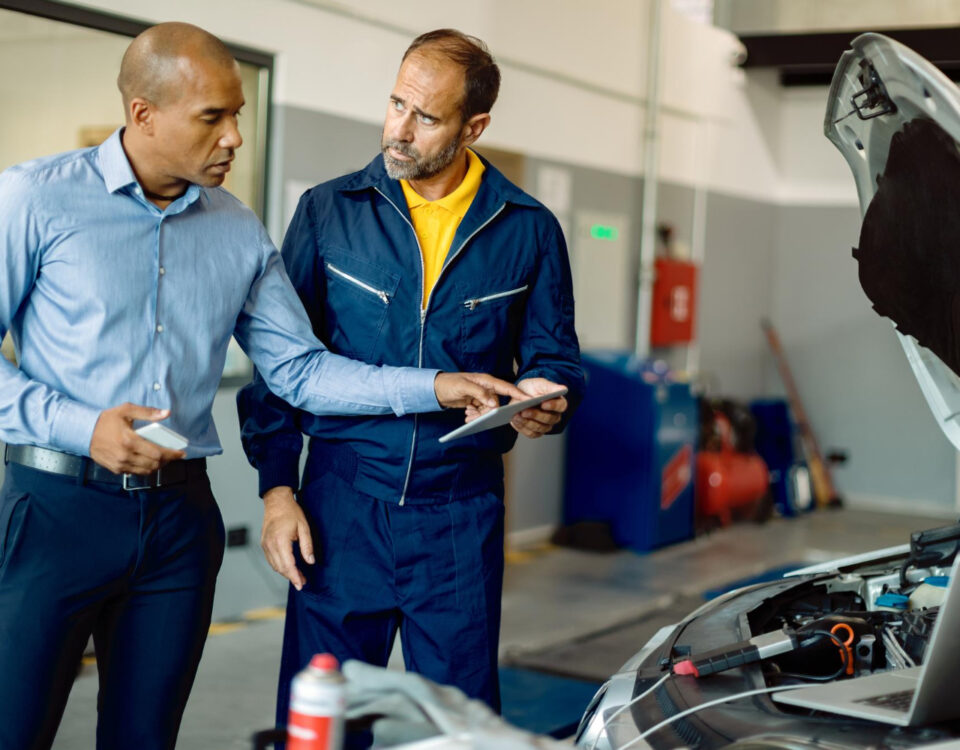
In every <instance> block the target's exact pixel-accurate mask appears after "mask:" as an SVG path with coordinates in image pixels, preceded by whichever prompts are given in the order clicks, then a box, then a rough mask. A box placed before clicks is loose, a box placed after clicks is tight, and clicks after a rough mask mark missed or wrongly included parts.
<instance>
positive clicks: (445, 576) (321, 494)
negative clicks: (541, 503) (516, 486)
mask: <svg viewBox="0 0 960 750" xmlns="http://www.w3.org/2000/svg"><path fill="white" fill-rule="evenodd" d="M300 504H301V506H302V507H303V509H304V511H305V512H306V515H307V518H308V520H309V523H310V529H311V533H312V536H313V539H314V544H315V547H316V559H317V562H316V564H315V565H306V564H305V563H304V562H303V561H302V560H301V559H299V558H298V560H297V563H298V565H299V566H300V569H301V570H303V571H304V573H305V575H306V577H307V583H306V585H305V586H304V587H303V590H302V591H297V590H296V589H294V588H293V587H292V586H291V587H290V592H289V596H288V599H287V619H286V625H285V629H284V635H283V656H282V659H281V665H280V685H279V690H278V699H277V724H278V726H283V725H285V724H286V721H287V711H288V707H289V698H290V680H291V679H292V678H293V676H294V675H295V674H296V673H297V672H298V671H299V670H301V669H302V668H303V667H304V665H306V663H307V662H308V661H309V660H310V657H311V656H312V655H313V654H315V653H320V652H324V651H326V652H329V653H332V654H334V655H335V656H336V657H337V658H338V659H339V660H340V661H341V663H342V662H343V661H344V660H346V659H360V660H362V661H365V662H368V663H370V664H376V665H379V666H385V665H386V663H387V660H388V658H389V656H390V651H391V648H392V646H393V640H394V637H395V636H396V634H397V631H398V630H399V633H400V642H401V646H402V648H403V657H404V662H405V663H406V667H407V669H408V670H410V671H413V672H417V673H419V674H422V675H424V676H425V677H428V678H430V679H431V680H434V681H436V682H439V683H441V684H445V685H456V686H457V687H459V688H460V689H461V690H463V691H464V692H465V693H466V694H467V695H468V696H470V697H472V698H479V699H481V700H483V701H485V702H486V703H487V704H488V705H490V706H491V707H493V708H494V710H499V708H500V688H499V682H498V679H497V646H498V643H499V638H500V597H501V593H502V590H503V498H502V497H501V496H500V495H499V494H497V493H489V494H486V495H482V496H480V497H474V498H469V499H465V500H455V501H452V502H449V503H443V504H437V505H404V506H400V505H397V504H395V503H385V502H382V501H380V500H377V499H376V498H373V497H370V496H368V495H364V494H362V493H359V492H357V491H356V490H354V489H353V487H352V486H350V485H349V484H347V483H346V482H344V481H343V480H342V479H339V478H338V477H336V476H335V475H333V474H325V475H323V476H321V477H319V478H318V479H316V480H314V481H313V482H311V483H309V484H307V486H306V487H304V489H303V490H302V492H301V493H300Z"/></svg>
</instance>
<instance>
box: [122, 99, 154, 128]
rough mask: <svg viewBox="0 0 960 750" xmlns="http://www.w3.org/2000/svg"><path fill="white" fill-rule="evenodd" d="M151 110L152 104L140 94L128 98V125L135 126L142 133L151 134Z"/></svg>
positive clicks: (152, 108)
mask: <svg viewBox="0 0 960 750" xmlns="http://www.w3.org/2000/svg"><path fill="white" fill-rule="evenodd" d="M153 112H154V106H153V104H151V103H150V102H149V101H147V100H146V99H144V98H143V97H141V96H135V97H134V98H133V99H131V100H130V107H129V112H128V114H129V115H130V127H133V128H136V129H137V130H138V131H140V133H142V134H143V135H153Z"/></svg>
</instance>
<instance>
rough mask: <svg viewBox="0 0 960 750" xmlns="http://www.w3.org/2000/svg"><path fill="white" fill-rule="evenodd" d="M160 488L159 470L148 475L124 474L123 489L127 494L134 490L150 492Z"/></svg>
mask: <svg viewBox="0 0 960 750" xmlns="http://www.w3.org/2000/svg"><path fill="white" fill-rule="evenodd" d="M159 486H160V469H157V470H156V471H154V472H152V473H150V474H143V475H140V474H124V475H123V489H125V490H126V491H127V492H133V491H134V490H151V489H153V488H154V487H159Z"/></svg>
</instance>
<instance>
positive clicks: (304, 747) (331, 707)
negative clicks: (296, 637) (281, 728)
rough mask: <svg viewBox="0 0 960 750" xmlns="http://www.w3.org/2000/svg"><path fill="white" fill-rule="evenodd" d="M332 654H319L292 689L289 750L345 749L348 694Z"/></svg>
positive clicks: (298, 676) (288, 733) (296, 679)
mask: <svg viewBox="0 0 960 750" xmlns="http://www.w3.org/2000/svg"><path fill="white" fill-rule="evenodd" d="M339 666H340V665H339V664H338V663H337V659H336V657H334V656H333V655H332V654H316V655H315V656H314V657H313V658H312V659H311V660H310V663H309V664H308V665H307V667H306V668H305V669H304V670H303V671H301V672H299V673H298V674H297V676H296V677H294V678H293V682H292V684H291V686H290V716H289V718H288V720H287V737H288V738H287V750H341V748H342V747H343V714H344V712H345V710H346V703H347V698H346V691H345V689H344V679H343V675H341V674H340V670H339Z"/></svg>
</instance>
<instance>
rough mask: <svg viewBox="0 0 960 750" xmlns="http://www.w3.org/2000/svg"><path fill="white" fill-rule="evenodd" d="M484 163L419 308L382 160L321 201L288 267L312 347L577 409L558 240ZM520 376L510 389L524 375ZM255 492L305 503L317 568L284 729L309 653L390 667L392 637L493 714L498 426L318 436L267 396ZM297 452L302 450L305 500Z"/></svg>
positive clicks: (261, 391) (293, 631)
mask: <svg viewBox="0 0 960 750" xmlns="http://www.w3.org/2000/svg"><path fill="white" fill-rule="evenodd" d="M484 163H485V164H486V171H485V172H484V174H483V181H482V183H481V186H480V189H479V191H478V193H477V195H476V197H475V198H474V200H473V203H472V205H471V207H470V210H469V211H468V212H467V214H466V216H465V217H464V219H463V221H462V222H461V224H460V226H459V228H458V229H457V233H456V235H455V237H454V240H453V243H452V245H451V247H450V250H449V253H448V255H447V259H446V262H445V265H444V268H443V271H442V272H441V275H440V278H439V280H438V281H437V284H436V286H435V287H434V289H433V292H432V293H431V295H430V298H429V300H428V303H427V306H426V308H425V309H423V310H422V309H421V308H422V304H421V302H422V288H423V287H422V285H423V270H422V261H421V256H420V248H419V245H418V242H417V237H416V233H415V232H414V229H413V225H412V224H411V221H410V214H409V211H408V209H407V204H406V200H405V198H404V195H403V191H402V188H401V186H400V183H399V182H398V181H396V180H392V179H390V178H389V177H388V176H387V174H386V172H385V170H384V167H383V160H382V158H381V157H380V156H379V155H378V156H377V157H376V158H375V159H374V160H373V161H372V162H371V163H370V164H369V165H368V166H367V167H366V168H365V169H364V170H362V171H359V172H355V173H353V174H350V175H346V176H344V177H341V178H339V179H336V180H333V181H331V182H327V183H324V184H321V185H318V186H317V187H314V188H313V189H311V190H309V191H308V192H307V193H305V194H304V195H303V197H302V198H301V200H300V204H299V206H298V208H297V211H296V214H295V215H294V218H293V221H292V222H291V224H290V227H289V228H288V230H287V235H286V238H285V240H284V244H283V258H284V262H285V264H286V267H287V271H288V273H289V274H290V277H291V280H292V281H293V284H294V287H296V289H297V291H298V293H299V294H300V297H301V299H302V300H303V303H304V306H305V307H306V309H307V313H308V314H309V315H310V318H311V321H312V323H313V327H314V331H315V333H316V334H317V336H318V337H319V338H320V339H321V340H322V341H323V342H324V343H325V344H327V346H329V347H330V349H331V350H333V351H334V352H338V353H340V354H344V355H347V356H349V357H353V358H356V359H360V360H363V361H365V362H370V363H373V364H390V365H407V366H414V367H434V368H439V369H441V370H444V371H480V372H488V373H491V374H493V375H496V376H497V377H500V378H503V379H505V380H509V381H514V380H522V379H524V378H529V377H543V378H547V379H549V380H551V381H553V382H556V383H560V384H563V385H566V386H567V387H568V388H569V394H568V396H567V399H568V401H569V402H570V407H571V408H570V409H569V410H568V412H567V413H566V415H565V418H564V420H563V421H562V422H561V423H560V424H559V425H557V427H556V428H555V430H554V431H559V430H560V429H562V428H563V426H564V425H565V423H566V420H567V419H568V418H569V416H570V414H571V413H572V411H573V407H575V406H576V404H577V403H578V402H579V401H580V399H581V397H582V393H583V389H584V376H583V371H582V369H581V367H580V354H579V346H578V343H577V337H576V333H575V331H574V320H573V292H572V286H571V277H570V267H569V261H568V258H567V251H566V245H565V243H564V239H563V234H562V232H561V229H560V226H559V224H558V222H557V221H556V219H555V218H554V217H553V215H552V214H551V213H550V212H549V211H548V210H547V209H546V208H545V207H544V206H543V205H541V204H540V203H538V202H537V201H536V200H534V199H533V198H532V197H530V196H529V195H527V194H526V193H524V192H523V191H522V190H520V189H519V188H517V187H516V186H514V185H513V184H511V183H510V182H509V181H508V180H507V179H506V178H505V177H504V176H503V175H502V174H501V173H500V172H499V171H497V170H496V169H495V168H494V167H492V166H491V165H490V164H489V163H487V162H484ZM515 363H516V368H517V369H516V371H515V370H514V366H515ZM237 400H238V406H239V411H240V421H241V428H242V437H243V444H244V449H245V450H246V452H247V455H248V457H249V459H250V461H251V463H252V464H253V465H254V466H255V467H256V468H257V469H258V470H259V474H260V492H261V494H263V493H264V492H266V491H267V490H269V489H270V488H272V487H276V486H290V487H294V488H297V487H299V491H298V493H297V496H298V500H299V502H300V504H301V506H302V507H303V509H304V511H305V513H306V516H307V519H308V521H309V523H310V526H311V532H312V535H313V539H314V543H315V545H316V547H317V551H318V554H317V563H316V564H315V565H313V566H306V565H305V564H304V563H303V561H302V560H301V559H299V558H298V565H299V566H300V568H301V570H303V571H304V574H305V576H306V578H307V583H306V585H305V586H304V588H303V590H302V591H301V592H297V591H296V590H295V589H294V588H293V587H291V588H290V592H289V598H288V603H287V620H286V630H285V633H284V645H283V657H282V664H281V672H280V685H279V696H278V697H279V700H278V709H277V715H278V721H279V722H280V723H284V722H285V720H286V712H287V705H288V703H287V701H288V697H289V695H288V693H289V684H290V680H291V678H292V677H293V675H294V674H295V673H296V672H297V671H299V670H300V669H301V668H302V667H303V666H304V665H305V664H306V662H307V661H309V659H310V656H311V655H312V654H313V653H316V652H321V651H329V652H332V653H333V654H335V655H336V656H337V657H338V658H340V659H341V660H343V659H347V658H359V659H362V660H364V661H367V662H370V663H373V664H379V665H385V664H386V662H387V659H388V657H389V655H390V650H391V647H392V643H393V639H394V637H395V635H396V632H397V630H398V629H399V631H400V638H401V644H402V647H403V653H404V659H405V662H406V665H407V668H408V669H411V670H413V671H416V672H419V673H420V674H423V675H425V676H427V677H429V678H431V679H433V680H436V681H438V682H440V683H444V684H453V685H456V686H458V687H460V688H461V689H462V690H463V691H464V692H466V693H467V695H469V696H472V697H476V698H480V699H482V700H484V701H486V702H487V703H488V704H490V705H491V706H493V707H494V708H499V686H498V682H497V672H496V669H497V645H498V639H499V630H500V598H501V591H502V583H503V491H504V488H503V461H502V454H503V453H506V452H507V451H508V450H510V448H512V447H513V444H514V441H515V440H516V436H517V433H516V432H515V431H514V430H513V428H511V427H509V426H506V427H501V428H499V429H495V430H488V431H486V432H481V433H479V434H476V435H472V436H470V437H466V438H463V439H460V440H455V441H451V442H449V443H446V444H441V443H439V442H438V438H439V437H440V436H441V435H443V434H444V433H446V432H448V431H450V430H452V429H454V428H455V427H457V426H459V425H460V424H462V423H463V412H462V411H461V410H449V411H445V412H436V413H432V414H427V415H418V416H409V417H401V418H395V417H318V416H314V415H311V414H307V413H304V412H301V411H298V410H296V409H293V408H291V407H290V406H288V405H287V404H285V403H283V402H282V401H281V400H280V399H278V398H276V397H275V396H273V395H272V394H271V393H270V392H269V391H268V390H267V388H266V386H265V385H264V384H263V382H262V381H261V380H260V379H259V378H257V379H255V380H254V382H253V383H251V384H250V385H249V386H247V387H246V388H244V389H243V390H242V391H241V392H240V394H239V396H238V399H237ZM301 433H306V434H307V435H308V436H309V437H310V442H309V454H308V459H307V463H306V468H305V471H304V476H303V481H302V482H300V481H299V476H298V475H299V458H300V452H301V446H302V437H301Z"/></svg>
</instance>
